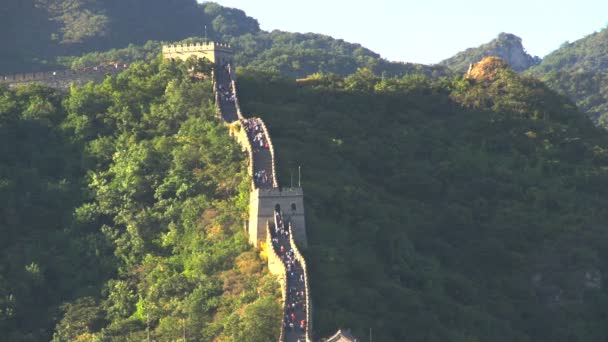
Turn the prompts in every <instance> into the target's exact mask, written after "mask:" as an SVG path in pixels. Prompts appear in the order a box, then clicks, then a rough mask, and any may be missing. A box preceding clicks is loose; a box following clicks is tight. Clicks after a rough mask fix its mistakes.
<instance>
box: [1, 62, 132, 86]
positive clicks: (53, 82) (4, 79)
mask: <svg viewBox="0 0 608 342" xmlns="http://www.w3.org/2000/svg"><path fill="white" fill-rule="evenodd" d="M127 67H128V66H127V65H125V64H120V65H119V64H116V65H109V66H100V67H94V68H87V69H81V70H71V69H66V70H55V71H44V72H30V73H22V74H12V75H0V84H6V85H8V86H9V87H11V88H13V87H16V86H19V85H28V84H34V83H38V84H43V85H46V86H48V87H51V88H58V89H69V87H70V84H76V85H83V84H85V83H87V82H90V81H93V82H101V81H103V80H104V79H105V78H106V76H108V75H109V76H116V75H118V74H119V73H121V72H122V71H123V70H124V69H125V68H127Z"/></svg>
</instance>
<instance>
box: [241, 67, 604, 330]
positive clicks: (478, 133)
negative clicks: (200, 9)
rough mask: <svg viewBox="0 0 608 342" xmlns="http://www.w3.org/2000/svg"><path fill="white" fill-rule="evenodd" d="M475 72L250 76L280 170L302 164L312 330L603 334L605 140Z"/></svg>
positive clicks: (495, 76) (509, 76)
mask: <svg viewBox="0 0 608 342" xmlns="http://www.w3.org/2000/svg"><path fill="white" fill-rule="evenodd" d="M480 67H484V70H485V72H484V73H478V74H477V75H478V76H477V78H475V79H462V78H456V79H454V80H447V79H444V80H442V81H439V82H432V81H431V80H430V79H428V78H426V77H423V76H406V77H404V78H399V79H382V78H381V77H378V76H374V75H373V74H372V73H371V72H370V71H369V70H359V71H358V72H357V73H355V74H353V75H351V76H348V77H346V78H341V77H335V76H331V75H316V76H313V77H310V78H308V79H307V80H305V81H300V82H299V83H294V82H293V81H290V80H289V79H284V78H281V77H280V76H279V75H276V74H267V73H260V72H257V71H255V70H242V71H241V74H240V75H239V85H240V87H239V89H240V94H241V100H242V105H243V107H244V108H245V110H246V112H249V113H259V114H260V115H262V116H263V117H264V119H265V120H266V122H267V123H268V125H269V127H271V131H272V134H273V139H274V144H275V146H278V148H277V151H278V158H279V159H278V160H279V163H278V165H279V170H278V171H279V173H280V174H279V175H280V178H282V179H289V177H290V173H291V172H293V171H294V170H296V169H297V166H298V165H301V166H302V186H303V187H304V190H305V195H306V210H307V215H308V217H307V220H308V223H307V226H308V230H309V232H308V233H309V248H308V250H307V251H306V257H307V259H308V265H309V269H310V272H311V278H310V279H311V284H312V290H311V293H312V295H313V302H314V304H315V310H314V315H315V327H316V332H317V336H327V335H328V334H330V333H331V332H332V330H333V329H335V328H336V327H352V328H354V331H355V332H356V335H358V336H367V335H368V331H369V329H370V328H372V329H373V335H374V339H378V340H381V341H600V340H604V339H606V338H607V337H608V330H607V329H606V314H607V312H606V304H607V300H608V296H607V293H606V290H605V287H604V286H603V279H604V278H603V277H604V275H605V274H606V266H607V264H606V260H607V259H606V256H607V255H606V249H605V248H604V246H605V245H606V242H608V240H607V239H608V231H607V230H606V228H605V220H606V219H607V216H608V212H607V211H606V209H605V208H606V205H607V204H608V203H607V202H608V197H607V195H608V193H606V190H605V189H606V187H604V186H603V184H604V182H605V180H606V176H607V174H606V166H607V165H608V164H607V163H608V154H607V151H608V137H607V136H606V134H605V133H604V132H603V131H601V130H599V129H597V128H595V127H594V126H593V125H592V123H591V122H589V121H588V120H587V119H586V118H585V117H584V116H582V115H580V113H579V112H578V111H577V109H576V108H575V107H574V105H572V104H571V103H570V102H569V101H568V100H566V99H565V98H563V97H560V96H558V95H556V94H554V93H553V92H552V91H550V90H549V89H548V88H547V87H546V86H544V85H543V84H542V83H540V82H538V81H536V80H534V79H529V78H521V77H519V76H517V75H516V74H515V73H514V72H513V71H511V70H510V69H508V68H506V67H505V66H504V64H500V63H498V66H496V65H489V66H488V65H485V66H480Z"/></svg>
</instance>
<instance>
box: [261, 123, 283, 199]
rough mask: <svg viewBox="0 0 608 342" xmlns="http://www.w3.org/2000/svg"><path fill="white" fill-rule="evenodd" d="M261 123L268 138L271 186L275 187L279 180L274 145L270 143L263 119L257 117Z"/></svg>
mask: <svg viewBox="0 0 608 342" xmlns="http://www.w3.org/2000/svg"><path fill="white" fill-rule="evenodd" d="M259 120H260V122H261V123H262V130H263V131H264V136H266V139H267V140H268V149H269V150H270V155H271V156H272V186H273V187H275V188H278V187H279V180H278V177H277V168H276V159H275V156H274V145H273V144H272V139H270V132H269V131H268V128H267V127H266V124H265V123H264V120H262V119H259Z"/></svg>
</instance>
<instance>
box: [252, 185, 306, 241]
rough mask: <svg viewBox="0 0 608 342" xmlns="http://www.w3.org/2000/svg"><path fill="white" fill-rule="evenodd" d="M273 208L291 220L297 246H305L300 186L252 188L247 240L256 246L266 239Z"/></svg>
mask: <svg viewBox="0 0 608 342" xmlns="http://www.w3.org/2000/svg"><path fill="white" fill-rule="evenodd" d="M275 209H280V210H281V212H282V213H283V217H284V219H285V221H286V222H291V226H292V229H293V237H294V239H295V240H296V243H297V244H298V246H302V247H306V246H307V237H306V221H305V219H304V192H303V191H302V188H271V189H253V190H252V191H251V193H250V195H249V225H248V233H249V242H250V243H251V244H253V245H254V246H257V245H258V243H259V242H260V241H265V240H266V224H267V222H268V221H272V220H274V211H275Z"/></svg>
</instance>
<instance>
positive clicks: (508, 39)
mask: <svg viewBox="0 0 608 342" xmlns="http://www.w3.org/2000/svg"><path fill="white" fill-rule="evenodd" d="M488 56H497V57H500V58H502V59H503V60H504V61H505V62H507V64H509V66H510V67H511V68H512V69H513V70H515V71H517V72H521V71H524V70H527V69H528V68H530V67H532V66H534V65H537V64H539V63H540V62H541V59H540V58H539V57H536V56H534V57H533V56H531V55H529V54H528V53H527V52H526V50H525V49H524V47H523V45H522V43H521V38H519V37H517V36H516V35H513V34H510V33H501V34H499V35H498V37H497V38H496V39H494V40H492V41H491V42H489V43H487V44H484V45H481V46H479V47H477V48H470V49H467V50H465V51H462V52H459V53H458V54H456V55H455V56H454V57H452V58H449V59H446V60H444V61H442V62H440V63H439V64H441V65H445V66H447V67H449V68H450V69H453V70H456V71H462V72H464V71H466V70H467V67H468V66H469V65H470V64H471V63H476V62H478V61H480V60H481V59H483V58H484V57H488Z"/></svg>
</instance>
